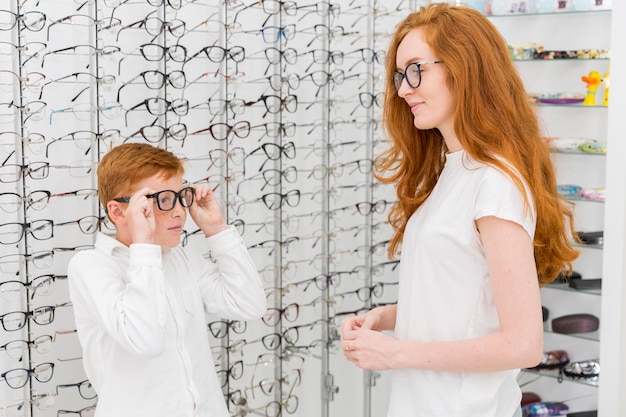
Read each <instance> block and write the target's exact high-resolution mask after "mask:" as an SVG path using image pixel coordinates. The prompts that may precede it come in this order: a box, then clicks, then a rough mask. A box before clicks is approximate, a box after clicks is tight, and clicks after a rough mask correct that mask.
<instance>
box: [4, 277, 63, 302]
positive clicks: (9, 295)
mask: <svg viewBox="0 0 626 417" xmlns="http://www.w3.org/2000/svg"><path fill="white" fill-rule="evenodd" d="M57 278H67V275H40V276H38V277H36V278H33V280H32V281H29V282H22V281H4V282H0V297H1V298H3V299H4V300H6V301H16V300H19V298H20V297H21V296H22V294H23V293H24V292H26V289H27V288H32V294H31V297H30V298H31V299H33V298H34V297H35V295H36V294H38V295H42V296H46V295H50V294H52V288H53V284H54V281H55V280H56V279H57Z"/></svg>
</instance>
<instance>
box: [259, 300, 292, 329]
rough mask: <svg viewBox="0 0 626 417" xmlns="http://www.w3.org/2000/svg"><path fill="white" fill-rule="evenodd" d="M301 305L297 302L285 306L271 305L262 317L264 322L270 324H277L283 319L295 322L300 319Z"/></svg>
mask: <svg viewBox="0 0 626 417" xmlns="http://www.w3.org/2000/svg"><path fill="white" fill-rule="evenodd" d="M299 312H300V306H299V305H298V304H297V303H291V304H288V305H286V306H285V307H283V308H275V307H269V308H268V309H267V310H266V312H265V314H264V315H263V317H262V320H263V323H265V324H267V325H268V326H276V325H277V324H278V323H280V320H281V319H285V320H287V321H289V322H294V321H296V320H297V319H298V314H299Z"/></svg>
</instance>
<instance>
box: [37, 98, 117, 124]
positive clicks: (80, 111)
mask: <svg viewBox="0 0 626 417" xmlns="http://www.w3.org/2000/svg"><path fill="white" fill-rule="evenodd" d="M121 112H122V106H121V104H120V103H117V102H112V103H104V104H102V105H95V104H92V103H77V104H74V105H73V106H69V107H64V108H62V109H57V110H52V111H51V112H50V121H49V123H50V124H52V118H53V116H54V115H55V114H61V113H71V114H73V115H74V117H76V118H77V119H78V120H81V121H89V120H92V119H93V118H94V117H95V115H96V113H99V114H101V115H102V116H104V117H106V118H107V119H115V118H117V117H119V115H120V114H121Z"/></svg>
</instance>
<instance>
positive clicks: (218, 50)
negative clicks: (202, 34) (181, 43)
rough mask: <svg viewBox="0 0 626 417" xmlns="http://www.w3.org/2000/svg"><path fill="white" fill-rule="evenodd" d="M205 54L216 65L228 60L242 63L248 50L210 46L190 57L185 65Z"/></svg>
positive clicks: (240, 47) (236, 47)
mask: <svg viewBox="0 0 626 417" xmlns="http://www.w3.org/2000/svg"><path fill="white" fill-rule="evenodd" d="M203 52H204V54H205V55H206V56H207V58H209V60H210V61H211V62H214V63H216V64H218V63H220V62H223V61H224V60H226V59H227V58H228V59H232V60H233V61H234V62H237V63H239V62H242V61H243V60H244V59H245V58H246V50H245V49H244V48H243V47H242V46H233V47H231V48H223V47H221V46H219V45H209V46H205V47H204V48H202V49H200V50H199V51H198V52H196V53H195V54H193V55H192V56H190V57H189V59H188V60H186V61H185V64H187V62H189V61H191V60H192V59H193V58H195V57H197V56H198V55H200V54H201V53H203Z"/></svg>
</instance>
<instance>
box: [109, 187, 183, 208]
mask: <svg viewBox="0 0 626 417" xmlns="http://www.w3.org/2000/svg"><path fill="white" fill-rule="evenodd" d="M194 196H195V189H194V188H193V187H185V188H183V189H182V190H180V191H173V190H162V191H159V192H156V193H153V194H147V195H146V198H153V199H154V200H155V201H156V203H157V207H158V208H159V210H161V211H170V210H173V209H174V207H176V202H179V203H180V205H181V206H183V207H184V208H189V207H191V205H192V204H193V200H194ZM130 198H131V197H119V198H114V199H113V200H114V201H117V202H119V203H128V202H129V201H130Z"/></svg>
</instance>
